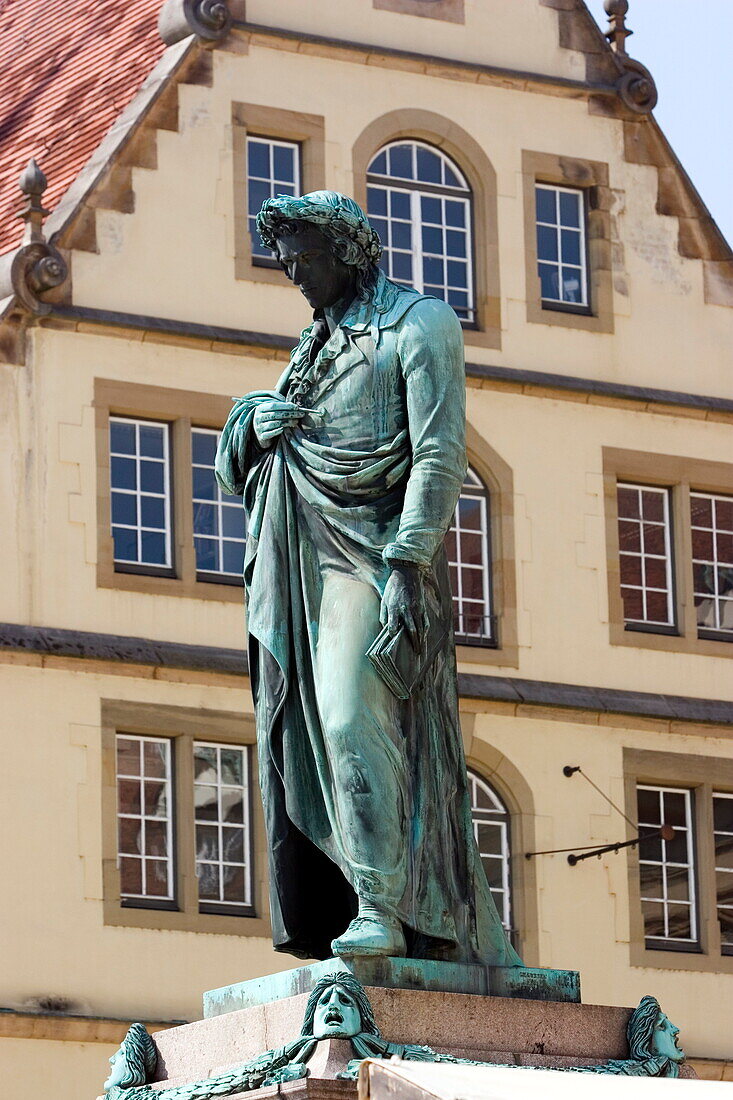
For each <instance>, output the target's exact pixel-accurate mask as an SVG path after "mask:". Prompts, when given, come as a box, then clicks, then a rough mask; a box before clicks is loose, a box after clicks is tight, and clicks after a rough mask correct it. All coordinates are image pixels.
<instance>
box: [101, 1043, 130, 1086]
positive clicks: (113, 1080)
mask: <svg viewBox="0 0 733 1100" xmlns="http://www.w3.org/2000/svg"><path fill="white" fill-rule="evenodd" d="M109 1064H110V1065H111V1067H112V1070H111V1072H110V1075H109V1077H108V1078H107V1080H106V1081H105V1082H104V1085H103V1086H102V1087H103V1088H105V1089H111V1088H112V1087H113V1086H114V1085H119V1084H120V1082H121V1081H122V1078H123V1077H124V1075H125V1069H126V1065H125V1052H124V1049H123V1048H122V1047H120V1049H119V1050H116V1051H115V1053H114V1054H113V1055H112V1057H111V1058H110V1060H109Z"/></svg>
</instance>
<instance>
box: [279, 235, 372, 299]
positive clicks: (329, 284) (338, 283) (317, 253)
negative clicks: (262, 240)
mask: <svg viewBox="0 0 733 1100" xmlns="http://www.w3.org/2000/svg"><path fill="white" fill-rule="evenodd" d="M276 244H277V257H278V259H279V261H280V263H281V264H282V266H283V268H284V270H285V273H286V275H287V277H288V278H289V279H290V281H291V282H293V283H295V285H296V286H297V287H298V289H299V290H300V292H301V294H303V296H304V297H305V299H306V301H307V302H308V304H309V305H310V306H311V308H312V309H326V308H327V307H328V306H332V305H335V304H336V302H338V301H340V299H342V298H345V297H346V296H347V295H350V296H351V297H353V294H354V284H355V272H354V268H353V267H349V265H348V264H345V263H344V262H343V260H339V259H338V257H337V256H334V255H333V253H332V252H331V249H330V247H329V243H328V241H327V240H326V238H325V237H324V236H323V234H322V233H321V232H320V230H318V229H316V227H315V226H313V225H305V226H303V228H302V229H301V230H299V231H298V232H297V233H285V234H283V236H282V237H280V238H278V240H277V242H276Z"/></svg>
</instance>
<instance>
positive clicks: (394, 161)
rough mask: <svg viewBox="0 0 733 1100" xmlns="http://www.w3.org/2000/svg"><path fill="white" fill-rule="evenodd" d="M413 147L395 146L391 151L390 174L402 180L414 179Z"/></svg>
mask: <svg viewBox="0 0 733 1100" xmlns="http://www.w3.org/2000/svg"><path fill="white" fill-rule="evenodd" d="M412 148H413V147H412V145H393V146H392V147H391V149H390V150H389V174H390V175H391V176H398V177H400V178H401V179H413V177H414V172H413V168H412Z"/></svg>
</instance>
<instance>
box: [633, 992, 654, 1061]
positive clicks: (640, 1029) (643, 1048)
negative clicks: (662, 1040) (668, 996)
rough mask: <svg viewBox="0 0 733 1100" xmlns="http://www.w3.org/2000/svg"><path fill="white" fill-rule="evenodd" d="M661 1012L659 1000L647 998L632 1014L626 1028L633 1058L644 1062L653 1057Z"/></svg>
mask: <svg viewBox="0 0 733 1100" xmlns="http://www.w3.org/2000/svg"><path fill="white" fill-rule="evenodd" d="M661 1011H662V1010H661V1008H660V1007H659V1001H658V1000H657V998H656V997H651V996H647V997H642V998H641V1000H640V1001H639V1004H638V1005H637V1007H636V1008H635V1009H634V1011H633V1012H632V1013H631V1016H630V1017H629V1022H628V1025H627V1027H626V1038H627V1039H628V1041H629V1053H630V1055H631V1057H632V1058H636V1059H638V1060H639V1061H643V1060H644V1059H646V1058H651V1057H652V1056H653V1051H652V1037H653V1035H654V1028H655V1027H656V1023H657V1019H658V1018H659V1013H660V1012H661Z"/></svg>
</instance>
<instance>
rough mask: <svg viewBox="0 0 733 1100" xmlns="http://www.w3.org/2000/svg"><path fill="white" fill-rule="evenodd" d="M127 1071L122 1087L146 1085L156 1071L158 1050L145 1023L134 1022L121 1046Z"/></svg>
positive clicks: (121, 1081) (121, 1082)
mask: <svg viewBox="0 0 733 1100" xmlns="http://www.w3.org/2000/svg"><path fill="white" fill-rule="evenodd" d="M120 1050H121V1052H122V1057H123V1059H124V1062H125V1072H124V1074H123V1076H122V1079H121V1080H120V1088H131V1087H132V1086H137V1085H145V1084H147V1082H148V1081H149V1080H150V1079H151V1077H152V1076H153V1074H154V1073H155V1067H156V1065H157V1064H158V1052H157V1050H156V1049H155V1043H154V1042H153V1040H152V1039H151V1038H150V1036H149V1035H148V1033H147V1031H146V1029H145V1025H144V1024H132V1025H131V1026H130V1030H129V1031H128V1032H127V1035H126V1036H125V1038H124V1039H123V1040H122V1045H121V1046H120Z"/></svg>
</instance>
